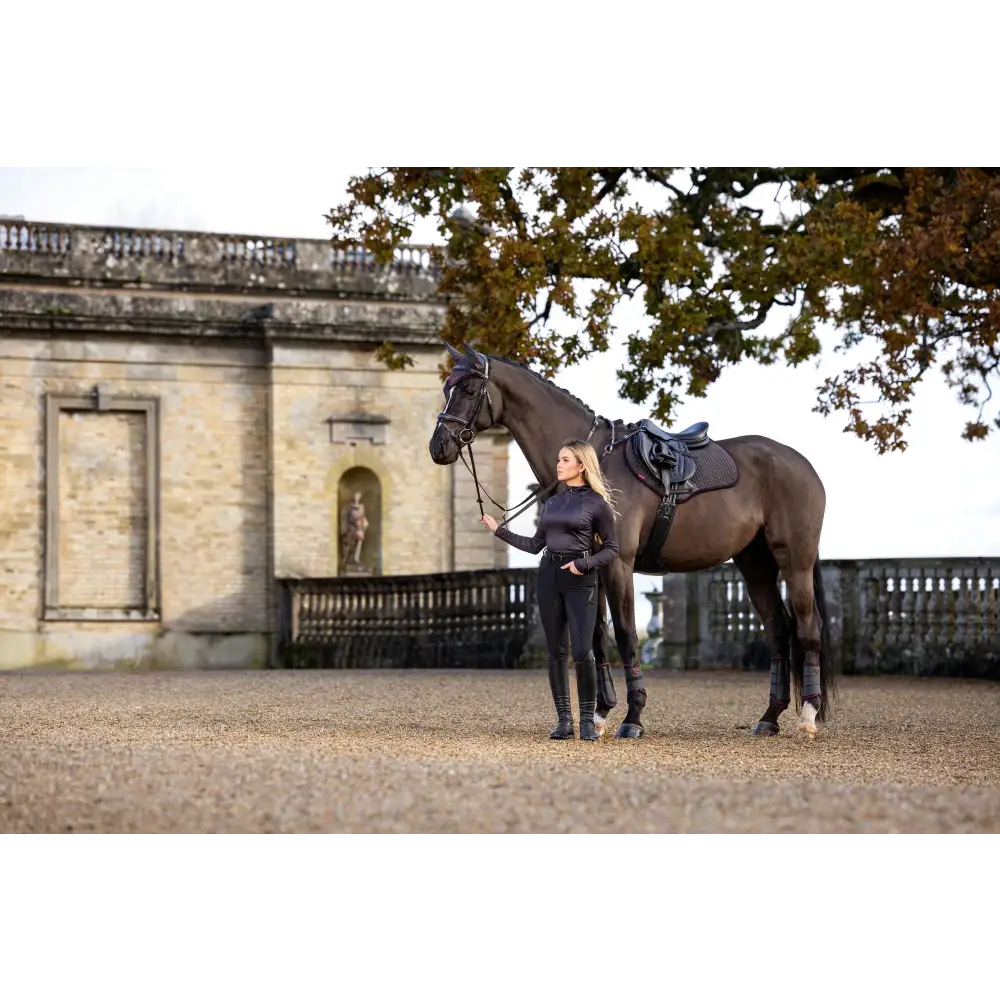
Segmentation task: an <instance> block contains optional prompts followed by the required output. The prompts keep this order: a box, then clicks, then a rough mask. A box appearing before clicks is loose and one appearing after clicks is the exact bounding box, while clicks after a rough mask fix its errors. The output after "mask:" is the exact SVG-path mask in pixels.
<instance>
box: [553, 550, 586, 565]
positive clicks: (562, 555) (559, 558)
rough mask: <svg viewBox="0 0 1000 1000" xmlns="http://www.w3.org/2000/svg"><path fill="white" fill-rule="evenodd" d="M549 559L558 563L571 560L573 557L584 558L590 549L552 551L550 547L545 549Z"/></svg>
mask: <svg viewBox="0 0 1000 1000" xmlns="http://www.w3.org/2000/svg"><path fill="white" fill-rule="evenodd" d="M545 551H546V552H547V553H548V556H549V558H550V559H554V560H555V561H556V562H559V563H568V562H573V561H574V560H575V559H586V558H587V556H589V555H590V549H587V550H586V551H585V552H553V551H551V549H546V550H545Z"/></svg>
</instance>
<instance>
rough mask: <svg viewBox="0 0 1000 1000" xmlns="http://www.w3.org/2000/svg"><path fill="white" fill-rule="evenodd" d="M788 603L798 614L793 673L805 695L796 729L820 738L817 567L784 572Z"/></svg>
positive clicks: (805, 735) (820, 707) (798, 568)
mask: <svg viewBox="0 0 1000 1000" xmlns="http://www.w3.org/2000/svg"><path fill="white" fill-rule="evenodd" d="M783 575H784V577H785V584H786V585H787V587H788V601H789V603H790V604H791V606H792V611H793V613H794V614H795V631H796V639H797V645H798V649H796V648H795V646H796V643H793V644H792V647H793V648H792V671H793V674H794V676H795V680H796V682H797V686H799V688H800V693H801V696H802V714H801V715H800V717H799V724H798V726H797V727H796V728H797V730H798V734H799V736H801V737H804V738H806V739H810V740H811V739H813V738H814V737H815V736H816V719H817V717H818V716H819V715H820V713H821V712H822V709H823V677H822V674H821V663H820V641H821V632H820V616H819V615H818V614H817V613H816V611H815V609H814V601H815V593H814V589H813V567H812V566H809V567H808V568H805V567H801V566H795V567H794V568H791V569H786V570H784V571H783Z"/></svg>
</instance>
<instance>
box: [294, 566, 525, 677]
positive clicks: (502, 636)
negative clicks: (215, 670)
mask: <svg viewBox="0 0 1000 1000" xmlns="http://www.w3.org/2000/svg"><path fill="white" fill-rule="evenodd" d="M535 577H536V572H535V571H534V570H531V569H526V570H518V569H507V570H476V571H472V572H468V573H441V574H433V575H426V576H395V577H391V576H390V577H360V578H359V577H333V578H329V579H317V580H279V581H278V590H279V608H280V626H279V632H280V637H279V652H278V662H279V664H280V665H281V666H285V667H324V668H359V667H360V668H380V667H381V668H393V667H417V668H438V669H447V668H456V667H463V668H470V667H476V668H482V669H508V668H512V667H515V666H517V665H518V662H519V660H520V658H521V654H522V652H523V650H524V646H525V643H526V642H527V638H528V632H529V629H530V626H531V612H532V607H533V605H534V599H535Z"/></svg>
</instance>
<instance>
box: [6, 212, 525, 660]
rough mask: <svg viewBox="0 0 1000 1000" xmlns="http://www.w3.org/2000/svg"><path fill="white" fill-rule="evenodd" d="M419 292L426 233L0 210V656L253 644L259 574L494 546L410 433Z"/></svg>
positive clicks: (498, 481) (425, 349) (463, 477)
mask: <svg viewBox="0 0 1000 1000" xmlns="http://www.w3.org/2000/svg"><path fill="white" fill-rule="evenodd" d="M443 310H444V303H443V301H442V299H441V297H440V296H439V295H438V293H437V289H436V282H435V276H434V269H433V264H432V262H431V260H430V255H429V253H428V252H427V249H426V248H421V247H412V248H407V249H405V250H402V251H400V252H398V254H397V257H396V260H395V261H394V262H393V264H392V265H390V266H387V267H377V266H375V265H374V264H373V263H372V262H371V260H370V259H368V258H367V257H366V256H364V255H363V254H361V253H360V252H354V251H334V250H333V249H331V246H330V244H329V243H327V242H326V241H323V240H302V239H272V238H260V237H254V236H232V235H220V234H213V233H181V232H172V231H165V230H157V231H145V230H143V231H138V230H123V229H115V228H99V227H82V226H68V225H53V224H47V223H33V222H23V221H20V220H12V219H6V220H5V219H3V218H0V474H2V491H0V562H2V567H0V667H22V666H41V665H66V666H100V665H112V664H118V665H122V664H136V665H139V664H142V665H152V666H156V665H162V666H185V667H187V666H190V667H199V666H249V665H260V666H263V665H265V664H266V663H267V662H268V660H269V657H270V655H271V645H272V643H271V638H272V635H273V630H274V622H275V608H274V604H275V599H274V591H275V583H274V581H275V579H276V578H280V577H330V576H337V575H339V574H341V573H346V572H354V573H376V574H383V575H395V574H412V573H433V572H443V571H448V570H465V569H477V568H485V567H490V566H503V565H506V559H507V550H506V547H505V546H504V545H503V544H502V543H500V542H497V541H496V540H495V539H493V538H492V537H491V536H490V535H489V534H488V533H487V532H484V531H483V530H482V528H481V526H480V525H478V524H477V523H476V518H477V516H478V511H477V509H476V506H475V503H474V495H475V491H474V488H473V486H472V483H471V479H470V476H469V473H468V472H467V471H466V469H465V468H464V466H462V465H461V464H458V465H456V466H454V467H447V468H445V467H440V466H437V465H435V464H434V463H433V462H432V461H431V460H430V457H429V455H428V452H427V443H428V440H429V438H430V435H431V432H432V429H433V426H434V419H435V414H436V413H437V412H438V410H439V409H440V408H441V404H442V401H443V395H442V389H441V381H440V377H439V373H438V367H439V365H440V363H441V362H442V361H443V360H444V357H445V353H444V352H443V351H442V349H441V342H440V338H439V336H438V330H439V328H440V323H441V319H442V315H443ZM384 341H391V342H392V343H393V344H395V345H397V346H399V347H405V349H406V350H407V352H408V353H410V354H411V355H412V356H413V357H414V359H415V365H414V366H413V367H412V368H409V369H407V370H404V371H389V370H387V369H386V368H385V367H384V366H382V365H381V364H379V363H378V362H376V361H375V360H374V358H373V348H374V347H375V346H377V345H378V344H381V343H382V342H384ZM507 440H508V439H507V437H506V432H503V431H499V432H497V433H490V434H487V435H483V436H482V437H481V438H480V441H481V444H479V445H478V452H477V466H478V470H479V473H480V476H481V478H482V479H483V481H484V482H485V483H486V485H487V489H489V491H490V493H492V494H493V496H496V497H498V498H500V497H504V496H506V486H507V482H506V480H507ZM355 494H360V495H361V502H362V503H363V504H364V507H365V515H366V517H367V520H368V522H369V523H368V529H367V533H366V536H365V540H364V543H363V545H362V550H361V554H360V564H361V565H360V566H353V565H348V562H349V561H350V560H349V555H350V554H348V553H344V552H342V551H341V549H342V547H343V546H342V545H341V529H342V524H343V521H344V518H345V513H344V511H345V507H346V506H347V505H349V504H350V503H351V500H352V497H354V495H355Z"/></svg>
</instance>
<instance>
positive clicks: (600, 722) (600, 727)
mask: <svg viewBox="0 0 1000 1000" xmlns="http://www.w3.org/2000/svg"><path fill="white" fill-rule="evenodd" d="M607 725H608V720H607V719H605V718H604V717H603V716H601V715H598V714H597V713H596V712H595V713H594V732H595V733H597V738H598V739H600V738H601V737H602V736H603V735H604V730H605V729H606V728H607Z"/></svg>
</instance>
